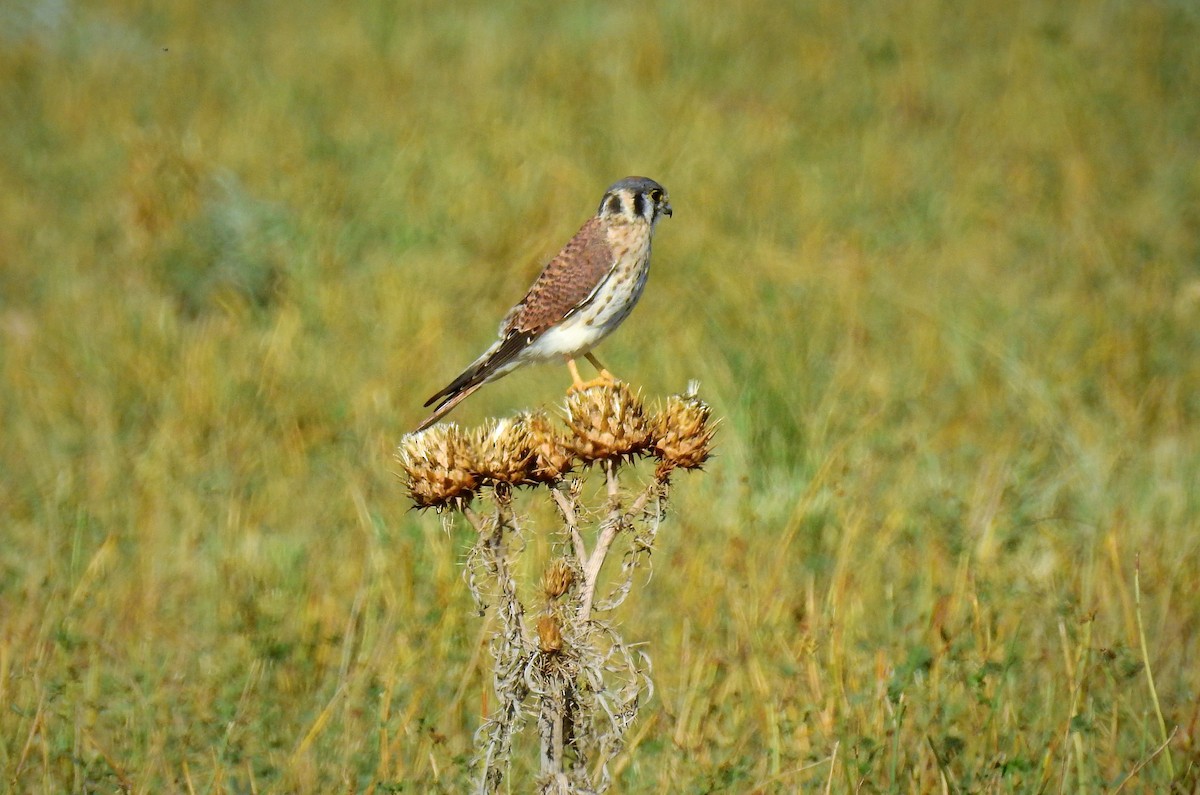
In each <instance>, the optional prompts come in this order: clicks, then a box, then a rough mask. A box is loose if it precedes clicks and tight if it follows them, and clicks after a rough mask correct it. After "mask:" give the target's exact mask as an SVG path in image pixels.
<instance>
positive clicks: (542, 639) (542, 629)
mask: <svg viewBox="0 0 1200 795" xmlns="http://www.w3.org/2000/svg"><path fill="white" fill-rule="evenodd" d="M537 633H538V648H539V649H541V650H542V651H543V652H545V653H546V654H557V653H558V652H560V651H562V647H563V638H562V629H561V628H560V627H559V626H558V619H557V618H555V617H554V616H552V615H549V614H544V615H542V616H540V617H539V618H538V622H537Z"/></svg>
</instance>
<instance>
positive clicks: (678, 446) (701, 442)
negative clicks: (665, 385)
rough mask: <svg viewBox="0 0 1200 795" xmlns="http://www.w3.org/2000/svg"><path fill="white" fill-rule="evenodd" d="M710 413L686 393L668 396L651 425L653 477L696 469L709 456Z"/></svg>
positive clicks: (710, 441) (693, 392) (710, 436)
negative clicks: (679, 470)
mask: <svg viewBox="0 0 1200 795" xmlns="http://www.w3.org/2000/svg"><path fill="white" fill-rule="evenodd" d="M711 418H712V410H711V409H709V407H708V404H706V403H705V402H704V401H702V400H700V398H698V397H696V395H695V391H694V390H693V389H689V390H688V392H686V393H684V394H682V395H671V396H670V397H668V398H667V404H666V406H665V407H664V408H663V410H662V411H660V412H659V413H658V414H657V415H656V416H655V417H654V422H653V436H654V441H653V447H654V455H655V457H656V458H658V459H659V465H658V470H657V472H656V474H657V475H658V477H659V478H660V479H661V478H663V477H665V476H666V475H668V474H670V472H671V470H673V469H677V468H678V469H697V468H699V467H700V466H701V465H702V464H703V463H704V462H705V461H706V460H708V457H709V455H710V454H711V453H712V438H713V434H714V433H716V431H717V428H716V425H715V424H714V423H712V422H711Z"/></svg>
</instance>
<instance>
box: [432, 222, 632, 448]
mask: <svg viewBox="0 0 1200 795" xmlns="http://www.w3.org/2000/svg"><path fill="white" fill-rule="evenodd" d="M612 259H613V257H612V249H611V247H610V246H609V245H608V238H607V236H606V235H605V233H604V222H603V221H601V220H600V218H592V219H591V220H589V221H588V222H587V223H585V224H584V225H583V226H582V227H581V228H580V230H579V231H578V232H576V233H575V236H574V237H573V238H571V239H570V241H568V242H567V245H565V246H563V250H562V251H560V252H559V253H558V256H556V257H555V258H554V259H552V260H550V262H549V263H548V264H547V265H546V267H545V268H544V269H543V270H542V272H541V274H540V275H539V276H538V277H537V279H536V280H534V282H533V286H532V287H530V288H529V292H527V293H526V294H525V297H524V298H522V299H521V300H520V301H519V302H518V303H517V305H516V306H514V307H513V308H512V310H511V311H509V313H508V315H507V316H505V318H504V322H503V323H501V324H500V339H499V340H497V342H496V343H495V344H494V345H492V347H490V348H488V349H487V350H486V351H485V352H484V353H483V355H482V356H480V357H479V358H478V359H476V360H475V361H474V362H472V363H471V365H470V366H469V367H467V369H465V370H463V371H462V373H460V374H459V376H458V377H457V378H455V379H454V380H453V381H451V382H450V383H449V384H447V385H446V387H445V388H444V389H442V390H440V391H439V392H438V393H437V394H435V395H434V396H433V397H431V398H429V400H427V401H425V405H426V406H431V405H433V404H434V403H437V402H438V401H439V400H440V401H441V403H439V404H438V406H437V408H435V409H434V411H433V414H432V415H430V416H429V417H428V418H427V419H426V420H425V421H424V422H422V423H421V424H420V426H418V427H417V430H418V431H421V430H424V429H426V428H428V427H429V426H431V425H433V424H434V423H435V422H437V421H438V420H439V419H441V418H442V417H443V416H445V415H446V414H447V413H449V412H450V410H451V409H453V408H454V407H455V406H457V405H458V404H459V403H460V402H462V401H463V400H464V399H465V398H466V397H467V396H468V395H470V394H471V393H472V392H474V391H475V390H476V389H478V388H479V387H481V386H483V385H484V384H485V383H487V382H488V381H490V380H492V379H493V378H497V377H499V376H501V375H504V374H505V373H506V372H508V371H509V370H510V369H512V368H511V367H510V366H509V365H512V363H513V361H514V360H515V359H516V358H517V356H518V355H519V354H520V353H521V351H523V350H524V349H525V348H527V347H528V346H529V345H531V344H532V343H533V342H534V340H536V339H537V338H538V337H540V336H541V335H542V334H543V333H545V332H546V330H547V329H550V328H552V327H553V326H554V325H555V324H556V323H560V322H562V320H563V319H564V318H566V317H569V316H570V315H571V313H572V312H574V311H575V310H576V309H578V308H579V306H581V305H582V304H584V303H586V302H587V300H588V298H590V297H591V295H592V294H593V293H595V292H596V290H597V288H599V286H600V285H601V284H603V282H604V280H605V279H606V278H607V277H608V274H609V273H610V272H611V271H612Z"/></svg>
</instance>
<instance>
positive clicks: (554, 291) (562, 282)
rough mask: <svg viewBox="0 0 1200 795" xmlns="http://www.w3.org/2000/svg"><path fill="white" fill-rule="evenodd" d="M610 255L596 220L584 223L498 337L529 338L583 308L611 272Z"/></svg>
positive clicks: (598, 222)
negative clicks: (513, 335)
mask: <svg viewBox="0 0 1200 795" xmlns="http://www.w3.org/2000/svg"><path fill="white" fill-rule="evenodd" d="M612 264H613V252H612V247H611V246H609V244H608V237H607V235H606V234H605V232H604V221H602V220H601V219H600V218H599V217H595V218H592V219H590V220H589V221H588V222H587V223H585V224H584V225H583V226H582V227H581V228H580V230H579V231H578V232H576V233H575V237H573V238H571V239H570V241H568V242H567V245H565V246H563V250H562V251H560V252H558V256H556V257H555V258H554V259H552V260H550V262H549V263H548V264H547V265H546V267H545V268H544V269H543V270H542V272H541V274H540V275H539V276H538V277H537V279H536V280H535V281H534V282H533V286H532V287H530V288H529V292H527V293H526V294H525V297H524V298H522V299H521V300H520V301H519V302H518V303H517V305H516V306H514V307H513V308H512V311H510V312H509V313H508V315H507V317H505V318H504V322H503V323H502V324H501V325H500V335H501V337H502V338H503V337H507V336H508V335H510V334H513V333H522V334H532V335H534V338H535V339H536V337H537V336H540V335H541V334H542V332H544V331H546V329H548V328H550V327H551V326H553V325H555V324H556V323H560V322H562V320H563V319H564V318H567V317H569V316H570V315H571V314H572V313H573V312H574V311H575V310H576V309H578V308H579V307H580V306H581V305H583V304H585V303H586V302H587V300H588V298H589V297H591V295H592V294H593V293H594V292H596V289H597V288H598V287H599V286H600V285H601V284H602V283H603V282H604V280H605V279H606V278H607V277H608V275H609V273H610V272H611V271H612Z"/></svg>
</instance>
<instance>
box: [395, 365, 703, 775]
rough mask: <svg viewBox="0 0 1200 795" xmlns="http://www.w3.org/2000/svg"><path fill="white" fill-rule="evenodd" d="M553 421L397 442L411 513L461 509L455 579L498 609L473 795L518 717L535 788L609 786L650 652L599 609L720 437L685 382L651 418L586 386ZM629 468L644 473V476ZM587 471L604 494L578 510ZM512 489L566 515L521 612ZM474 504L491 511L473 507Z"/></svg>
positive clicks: (506, 758) (621, 584) (518, 516)
mask: <svg viewBox="0 0 1200 795" xmlns="http://www.w3.org/2000/svg"><path fill="white" fill-rule="evenodd" d="M564 420H565V425H566V432H565V433H564V432H563V431H561V430H559V429H558V428H556V427H555V426H554V425H553V424H552V423H551V422H550V421H549V419H548V418H547V417H546V416H545V415H542V414H534V415H523V416H519V417H517V418H514V419H506V420H493V421H489V422H488V423H487V424H485V425H484V426H483V427H482V428H480V429H478V430H476V431H472V432H467V431H463V430H460V429H459V428H457V427H456V426H454V425H438V426H434V427H433V428H430V429H429V430H427V431H423V432H421V433H417V434H410V435H408V436H406V437H404V439H403V440H402V441H401V444H400V449H399V451H398V459H399V461H400V463H401V466H402V467H403V469H404V475H405V478H406V486H407V488H408V491H409V494H410V496H411V497H412V499H413V501H414V503H415V504H416V506H417V507H419V508H434V509H436V510H437V511H439V512H443V511H451V512H458V513H461V514H462V515H463V516H464V518H465V519H466V520H467V522H468V524H470V526H471V527H472V528H473V529H474V530H475V534H476V540H475V542H474V544H473V545H472V548H471V550H470V552H469V553H468V556H467V563H466V569H465V572H464V576H465V579H466V581H467V585H468V587H469V588H470V590H471V594H472V596H473V598H474V599H475V603H476V607H477V608H478V610H479V612H480V614H481V615H482V614H483V613H484V612H485V611H487V610H489V609H490V610H493V611H494V615H495V621H494V625H495V629H494V631H493V634H492V638H491V643H490V647H491V657H492V683H493V687H494V689H495V691H496V696H497V700H498V705H497V707H496V708H495V709H494V710H493V711H492V713H491V714H490V715H488V717H487V719H486V720H485V721H484V723H483V725H481V726H480V727H479V730H478V731H477V732H476V735H475V747H476V753H475V760H474V764H475V766H476V769H477V771H478V779H477V788H476V791H477V792H479V793H483V794H484V795H490V794H491V793H496V792H499V791H500V790H501V786H502V783H503V782H504V779H505V775H506V774H507V773H508V772H509V770H510V768H511V761H512V760H511V757H512V749H513V740H514V738H515V736H516V735H517V734H518V733H519V732H520V730H521V728H522V726H523V724H524V722H525V719H526V718H527V717H534V718H535V719H536V726H537V734H538V737H539V740H540V746H541V753H540V765H539V769H540V774H539V776H538V779H537V785H536V786H537V791H538V792H540V793H546V794H550V793H554V794H555V795H558V794H560V793H561V794H565V793H600V792H604V791H605V790H607V789H608V787H609V786H610V785H611V783H612V777H611V774H610V771H609V762H610V761H611V760H612V759H613V758H615V756H616V755H617V754H618V753H620V751H621V749H622V748H623V747H624V737H625V735H626V733H627V731H628V729H629V727H630V726H631V725H632V723H633V721H634V720H635V719H636V717H637V713H638V710H639V708H640V706H641V705H642V704H644V703H646V701H647V700H649V698H650V697H651V696H652V694H653V684H652V682H651V680H650V668H651V666H650V657H649V655H648V653H647V652H646V651H645V650H644V649H643V648H641V647H640V645H639V646H635V645H633V644H630V643H627V642H626V641H625V640H624V639H623V638H622V636H621V635H620V633H619V632H618V631H617V628H616V626H615V625H614V624H613V623H612V622H611V620H609V619H607V618H600V617H597V614H607V613H609V612H611V611H612V610H613V609H614V608H615V607H616V606H617V605H619V604H621V602H623V601H624V600H625V598H626V597H627V596H628V595H629V593H630V591H631V589H632V587H633V582H634V575H635V573H636V571H637V570H638V568H639V567H641V566H643V565H645V564H646V563H647V562H648V560H649V555H650V553H651V551H652V550H653V547H654V541H655V538H656V536H657V533H658V530H659V527H660V525H661V523H662V521H663V519H664V516H665V509H666V501H667V497H668V492H669V484H670V477H671V474H672V473H673V472H674V471H675V470H676V469H685V470H692V469H699V468H700V467H701V465H702V464H703V463H704V462H705V461H706V460H707V459H708V457H709V455H710V453H711V449H712V437H713V433H714V431H715V424H714V423H713V422H712V421H711V417H710V412H709V409H708V407H707V406H706V405H705V404H704V403H703V402H701V401H700V400H699V399H698V398H697V397H696V390H695V387H694V385H689V391H688V392H687V393H685V394H683V395H675V396H671V397H669V398H667V400H666V401H665V403H664V405H663V406H662V407H661V408H660V409H659V410H658V411H657V412H655V413H650V412H648V411H647V410H646V408H645V406H644V405H643V403H642V401H641V399H640V398H639V397H638V396H636V395H634V394H633V392H632V391H631V390H630V389H629V387H628V386H627V385H625V384H622V383H616V384H613V385H610V386H600V387H593V388H591V389H587V390H583V391H580V392H576V393H574V394H572V395H570V396H569V397H568V399H567V404H566V411H565V417H564ZM639 459H641V460H651V461H654V462H655V466H654V469H653V473H652V475H650V477H649V478H647V476H646V475H647V473H646V472H645V470H644V468H639V467H637V466H636V462H637V461H638V460H639ZM593 465H598V466H596V467H595V468H593ZM597 470H598V471H599V472H601V473H603V488H602V491H601V494H600V495H598V496H597V501H598V502H599V505H597V506H595V507H589V505H588V500H587V499H586V498H585V496H584V495H585V493H587V492H586V489H585V486H586V484H587V482H588V474H589V473H591V472H595V471H597ZM639 481H641V483H642V484H641V485H637V484H638V482H639ZM521 487H528V488H529V492H528V493H529V495H530V497H533V496H536V494H537V491H538V489H540V488H543V487H544V488H545V489H546V494H547V495H548V497H549V501H550V502H551V504H552V505H553V506H554V508H555V510H556V514H557V516H558V517H559V518H560V520H561V528H560V534H558V535H557V536H556V538H557V539H558V540H556V541H553V542H552V544H551V547H552V549H553V555H554V556H553V557H552V559H551V560H550V561H549V562H548V563H547V564H546V567H545V570H544V574H543V576H542V580H541V587H540V589H539V590H540V599H539V598H535V597H531V596H529V595H526V596H525V598H524V601H522V595H521V594H522V592H521V590H520V589H519V587H518V583H517V581H516V578H515V576H514V572H515V571H519V570H522V569H523V568H524V567H522V566H520V565H518V560H519V559H520V558H521V556H523V555H525V554H528V552H527V547H526V545H525V543H524V540H525V535H526V534H527V532H530V531H527V530H525V529H524V528H523V527H522V524H523V522H524V519H523V518H522V516H524V515H525V514H524V513H523V512H521V511H519V510H517V509H516V508H515V507H514V502H515V498H516V496H517V492H518V489H519V488H521ZM475 498H479V499H480V500H481V501H482V502H483V504H484V505H486V506H487V507H486V508H482V509H480V510H478V511H477V510H476V509H475V508H473V507H472V502H473V500H475ZM589 537H590V539H591V543H590V546H591V549H590V550H589V548H588V547H589ZM622 538H624V539H626V541H625V543H624V544H623V546H624V548H625V552H624V554H623V559H622V564H621V571H620V575H619V576H618V578H617V581H616V584H615V585H613V586H612V591H611V593H610V594H609V596H608V597H607V598H606V599H603V600H599V601H597V598H596V592H597V587H598V583H599V579H600V575H601V572H602V570H603V568H604V564H605V561H606V560H607V559H608V556H609V554H610V552H611V551H612V550H613V549H614V547H615V546H616V545H617V542H618V541H619V540H621V539H622Z"/></svg>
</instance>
